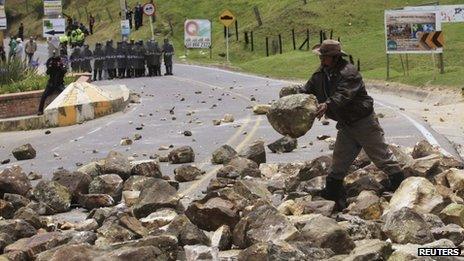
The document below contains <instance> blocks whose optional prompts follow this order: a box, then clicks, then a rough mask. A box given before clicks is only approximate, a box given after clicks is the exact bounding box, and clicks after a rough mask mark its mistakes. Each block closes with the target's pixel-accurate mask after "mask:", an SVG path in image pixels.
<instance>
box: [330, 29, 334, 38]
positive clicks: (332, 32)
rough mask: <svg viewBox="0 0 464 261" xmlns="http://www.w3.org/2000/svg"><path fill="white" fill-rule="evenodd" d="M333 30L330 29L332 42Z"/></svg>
mask: <svg viewBox="0 0 464 261" xmlns="http://www.w3.org/2000/svg"><path fill="white" fill-rule="evenodd" d="M333 32H334V31H333V29H330V40H332V37H333Z"/></svg>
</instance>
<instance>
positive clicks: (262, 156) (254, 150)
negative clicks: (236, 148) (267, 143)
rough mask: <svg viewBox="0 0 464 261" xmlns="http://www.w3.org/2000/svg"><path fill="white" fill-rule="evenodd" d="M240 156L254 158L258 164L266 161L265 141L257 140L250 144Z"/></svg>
mask: <svg viewBox="0 0 464 261" xmlns="http://www.w3.org/2000/svg"><path fill="white" fill-rule="evenodd" d="M239 156H240V157H243V158H246V159H249V160H252V161H254V162H256V163H257V164H258V165H259V164H261V163H266V150H265V149H264V141H260V140H258V141H255V142H253V143H252V144H251V145H249V146H248V147H247V148H246V149H245V150H244V151H243V152H241V153H240V154H239Z"/></svg>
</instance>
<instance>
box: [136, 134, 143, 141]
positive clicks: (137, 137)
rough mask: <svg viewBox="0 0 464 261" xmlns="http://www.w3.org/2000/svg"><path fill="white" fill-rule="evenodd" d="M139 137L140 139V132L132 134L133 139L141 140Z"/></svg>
mask: <svg viewBox="0 0 464 261" xmlns="http://www.w3.org/2000/svg"><path fill="white" fill-rule="evenodd" d="M141 139H142V135H141V134H139V133H136V134H134V140H141Z"/></svg>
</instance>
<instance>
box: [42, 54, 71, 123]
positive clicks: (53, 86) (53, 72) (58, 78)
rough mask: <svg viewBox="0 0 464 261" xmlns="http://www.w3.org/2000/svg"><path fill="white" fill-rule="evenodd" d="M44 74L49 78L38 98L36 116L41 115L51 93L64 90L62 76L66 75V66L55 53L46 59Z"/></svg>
mask: <svg viewBox="0 0 464 261" xmlns="http://www.w3.org/2000/svg"><path fill="white" fill-rule="evenodd" d="M46 66H47V71H46V74H47V75H48V76H49V77H50V78H49V79H48V82H47V87H46V88H45V90H44V92H43V94H42V97H41V98H40V104H39V111H38V113H37V114H38V115H42V114H43V109H44V105H45V100H46V99H47V97H48V96H50V95H51V94H52V93H53V92H55V91H59V92H62V91H63V90H64V88H65V87H64V76H65V75H66V64H65V63H64V62H63V60H62V59H61V57H60V56H59V55H58V53H57V52H56V51H53V54H52V57H50V58H48V60H47V63H46Z"/></svg>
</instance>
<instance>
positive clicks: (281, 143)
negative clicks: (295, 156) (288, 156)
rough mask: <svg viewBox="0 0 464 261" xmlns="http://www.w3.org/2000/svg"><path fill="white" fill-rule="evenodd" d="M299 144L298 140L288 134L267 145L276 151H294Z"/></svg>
mask: <svg viewBox="0 0 464 261" xmlns="http://www.w3.org/2000/svg"><path fill="white" fill-rule="evenodd" d="M297 146H298V140H297V139H294V138H291V137H288V136H285V137H282V138H280V139H278V140H276V141H274V142H273V143H271V144H269V145H267V147H268V148H269V149H270V150H271V151H272V152H274V153H286V152H292V151H293V150H294V149H296V147H297Z"/></svg>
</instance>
